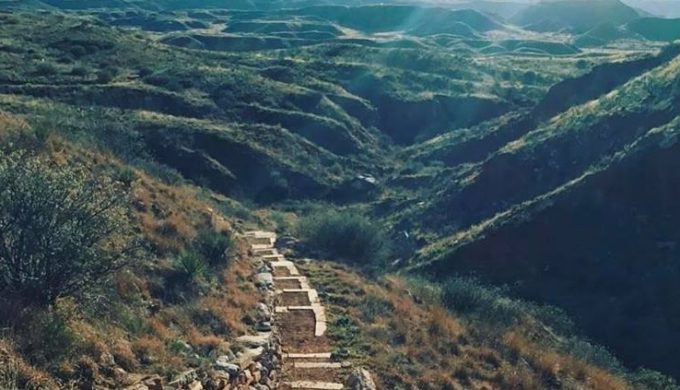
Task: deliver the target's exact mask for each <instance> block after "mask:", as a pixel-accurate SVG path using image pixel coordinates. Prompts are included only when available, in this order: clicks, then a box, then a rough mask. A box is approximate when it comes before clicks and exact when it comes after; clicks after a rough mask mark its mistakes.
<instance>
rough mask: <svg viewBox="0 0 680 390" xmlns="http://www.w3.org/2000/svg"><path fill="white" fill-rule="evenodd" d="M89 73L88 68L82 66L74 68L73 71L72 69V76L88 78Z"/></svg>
mask: <svg viewBox="0 0 680 390" xmlns="http://www.w3.org/2000/svg"><path fill="white" fill-rule="evenodd" d="M87 73H88V70H87V68H86V67H84V66H82V65H78V66H74V67H73V69H71V75H72V76H78V77H83V76H87Z"/></svg>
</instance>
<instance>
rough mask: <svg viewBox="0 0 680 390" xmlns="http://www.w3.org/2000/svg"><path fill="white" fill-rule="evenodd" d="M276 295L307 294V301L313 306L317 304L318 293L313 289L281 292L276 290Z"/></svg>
mask: <svg viewBox="0 0 680 390" xmlns="http://www.w3.org/2000/svg"><path fill="white" fill-rule="evenodd" d="M277 293H278V294H284V293H300V294H303V293H304V294H307V299H309V304H310V305H313V304H315V303H319V293H317V292H316V290H315V289H313V288H284V289H283V290H277Z"/></svg>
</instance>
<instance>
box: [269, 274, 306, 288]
mask: <svg viewBox="0 0 680 390" xmlns="http://www.w3.org/2000/svg"><path fill="white" fill-rule="evenodd" d="M290 280H292V281H296V282H298V283H299V284H300V288H310V286H309V281H308V280H307V277H306V276H275V277H274V284H276V282H277V281H281V282H285V281H290Z"/></svg>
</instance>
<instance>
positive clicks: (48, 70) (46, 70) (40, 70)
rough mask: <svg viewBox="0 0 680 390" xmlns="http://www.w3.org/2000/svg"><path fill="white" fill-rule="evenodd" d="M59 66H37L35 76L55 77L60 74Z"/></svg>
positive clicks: (48, 63)
mask: <svg viewBox="0 0 680 390" xmlns="http://www.w3.org/2000/svg"><path fill="white" fill-rule="evenodd" d="M58 71H59V70H58V68H57V65H55V64H54V63H52V62H47V61H45V62H41V63H39V64H38V65H36V66H35V74H36V75H38V76H53V75H55V74H57V72H58Z"/></svg>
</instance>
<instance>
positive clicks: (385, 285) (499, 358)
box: [302, 262, 634, 389]
mask: <svg viewBox="0 0 680 390" xmlns="http://www.w3.org/2000/svg"><path fill="white" fill-rule="evenodd" d="M302 267H303V268H304V272H305V273H306V274H308V275H310V278H311V280H312V281H313V283H314V284H315V287H316V288H317V289H318V290H319V293H320V296H321V299H324V300H325V302H327V303H328V305H329V312H330V313H331V317H330V328H329V334H330V337H331V339H332V340H333V341H334V342H335V347H336V348H338V350H339V351H347V352H349V355H350V356H351V357H352V358H353V360H355V361H358V362H361V363H362V364H365V365H366V366H368V367H370V368H371V370H372V372H374V373H375V374H376V375H377V379H378V382H379V386H380V387H381V388H389V389H411V388H418V389H442V388H445V389H460V388H465V389H484V388H517V389H546V388H554V389H561V388H563V389H568V388H582V387H585V388H589V389H633V388H634V386H632V385H630V384H628V382H627V380H626V379H624V378H623V377H622V374H621V373H620V372H618V371H616V370H612V369H610V368H600V367H598V366H597V365H596V364H594V363H592V362H587V361H586V360H584V359H583V358H582V357H578V356H576V355H575V354H574V353H575V351H570V350H569V348H566V349H565V348H564V345H563V344H564V342H565V341H564V340H562V338H561V337H559V336H556V335H555V334H554V333H552V331H551V330H550V329H549V328H547V327H546V326H545V325H544V324H542V323H541V322H540V321H539V320H537V319H536V318H533V317H529V316H527V317H524V318H522V319H518V320H517V321H516V322H512V323H511V324H508V325H507V326H503V325H501V326H499V325H498V323H497V322H496V323H489V322H485V320H480V319H474V318H471V317H468V316H465V315H463V316H454V315H452V314H451V313H450V312H448V311H447V310H446V309H445V308H443V307H442V306H441V302H440V301H439V298H438V295H437V290H436V288H433V287H432V286H428V285H427V284H425V285H423V284H420V283H419V282H417V281H411V280H408V279H403V278H399V277H394V276H388V277H384V278H381V279H379V280H371V279H366V278H363V277H361V276H360V275H357V274H356V273H355V272H353V271H352V270H349V269H347V268H346V267H343V266H340V265H335V264H333V263H323V262H311V263H307V264H306V265H303V266H302Z"/></svg>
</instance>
